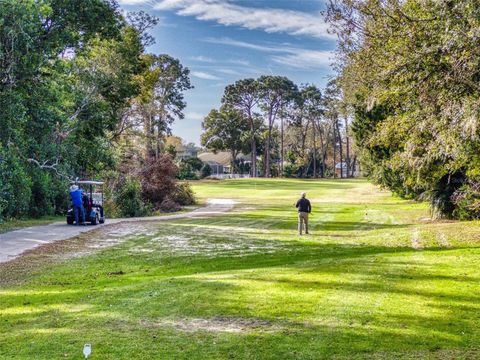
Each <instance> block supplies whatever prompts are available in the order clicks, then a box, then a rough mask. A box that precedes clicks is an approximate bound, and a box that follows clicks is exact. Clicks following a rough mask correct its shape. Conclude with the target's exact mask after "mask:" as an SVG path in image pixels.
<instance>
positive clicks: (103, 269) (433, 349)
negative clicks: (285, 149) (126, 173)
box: [0, 179, 480, 359]
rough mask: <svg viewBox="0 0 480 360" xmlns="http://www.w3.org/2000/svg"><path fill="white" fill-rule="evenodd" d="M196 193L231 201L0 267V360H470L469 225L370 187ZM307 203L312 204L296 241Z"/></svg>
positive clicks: (262, 186)
mask: <svg viewBox="0 0 480 360" xmlns="http://www.w3.org/2000/svg"><path fill="white" fill-rule="evenodd" d="M193 187H194V189H195V191H196V192H197V196H198V197H199V198H200V199H201V200H202V201H205V200H206V199H207V198H219V199H222V198H223V199H230V198H233V199H235V200H236V201H238V202H239V203H238V204H237V205H236V207H235V209H234V210H233V211H231V212H229V213H227V214H225V215H222V216H218V217H214V218H192V219H176V220H172V221H168V222H162V223H160V222H159V223H142V224H122V225H116V226H114V227H110V228H108V227H106V228H103V229H102V230H101V231H96V232H94V233H91V234H89V235H84V236H82V237H79V238H78V239H73V240H69V241H66V242H60V243H58V244H57V245H50V246H51V247H47V248H44V249H43V250H42V251H40V250H38V253H37V252H32V254H30V255H29V256H27V257H25V258H23V259H19V260H18V261H15V262H13V263H11V264H4V265H0V271H9V272H10V273H11V274H12V277H14V278H15V279H16V280H18V281H16V282H12V281H8V282H3V286H2V288H1V289H0V332H1V333H2V337H1V338H0V358H18V359H30V358H36V359H37V358H38V359H50V358H78V357H79V356H80V354H81V349H82V346H83V344H84V343H87V342H88V343H92V345H93V353H92V358H94V356H95V358H101V359H122V358H125V359H126V358H145V359H147V358H165V359H228V358H235V359H279V358H281V359H322V358H340V359H355V358H358V359H377V358H378V359H386V358H392V359H393V358H395V359H396V358H415V357H424V358H449V356H452V358H475V357H471V355H472V354H473V355H475V354H478V346H477V344H478V341H479V340H480V327H479V325H478V323H479V322H480V315H479V314H480V305H479V304H480V295H479V294H480V276H479V275H478V269H479V268H480V256H479V255H480V251H479V248H478V245H479V243H480V240H479V239H480V238H479V233H480V232H479V230H480V228H479V223H478V222H470V223H466V222H463V223H461V222H432V221H429V220H428V216H429V213H428V208H427V206H426V205H425V204H421V203H415V202H410V201H403V200H401V199H398V198H395V197H392V196H391V195H390V194H388V193H386V192H383V191H378V190H377V189H376V188H375V187H374V186H372V185H371V184H368V183H367V182H365V181H363V180H345V181H330V180H329V181H303V180H288V179H282V180H265V179H262V180H260V179H259V180H257V179H250V180H232V181H221V182H218V181H217V182H213V181H204V182H197V183H194V184H193ZM300 191H307V196H309V197H310V198H311V199H312V201H313V207H314V213H313V214H312V217H311V230H312V234H311V235H309V236H301V237H300V236H298V235H297V233H296V221H297V219H296V213H295V209H294V208H293V203H294V201H295V200H296V198H297V196H298V194H299V192H300ZM415 244H416V245H415ZM55 246H59V247H58V248H55ZM48 251H50V252H53V253H55V254H56V255H55V256H53V257H48V259H49V261H48V262H45V261H42V259H46V257H45V256H46V255H45V253H46V252H48ZM32 259H33V260H34V262H31V261H30V262H29V260H32ZM22 261H23V263H22ZM26 264H34V265H28V266H27V265H26ZM25 266H26V268H27V270H23V271H20V270H19V269H23V267H25ZM2 278H3V275H2V276H0V279H2ZM0 281H2V280H0ZM469 356H470V357H469Z"/></svg>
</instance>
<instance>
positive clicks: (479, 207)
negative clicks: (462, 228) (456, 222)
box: [451, 181, 480, 220]
mask: <svg viewBox="0 0 480 360" xmlns="http://www.w3.org/2000/svg"><path fill="white" fill-rule="evenodd" d="M451 201H452V203H453V204H454V205H455V210H453V216H454V217H455V218H457V219H460V220H474V219H480V183H477V182H473V181H470V182H469V183H468V184H466V185H463V186H462V187H460V188H459V189H458V190H457V191H455V192H454V193H453V195H452V197H451Z"/></svg>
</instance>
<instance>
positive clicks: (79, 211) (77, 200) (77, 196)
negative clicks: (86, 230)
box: [70, 185, 85, 225]
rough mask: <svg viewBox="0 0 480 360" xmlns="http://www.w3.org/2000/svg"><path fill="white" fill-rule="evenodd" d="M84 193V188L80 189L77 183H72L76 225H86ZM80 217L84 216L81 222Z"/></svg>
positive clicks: (71, 192)
mask: <svg viewBox="0 0 480 360" xmlns="http://www.w3.org/2000/svg"><path fill="white" fill-rule="evenodd" d="M82 195H83V190H82V189H80V188H79V187H78V186H77V185H72V186H71V187H70V197H71V198H72V204H73V214H74V216H75V225H80V224H81V225H85V208H84V207H83V199H82ZM80 217H81V218H82V222H81V223H80V222H79V220H80Z"/></svg>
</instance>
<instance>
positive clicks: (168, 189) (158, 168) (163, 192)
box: [140, 154, 178, 209]
mask: <svg viewBox="0 0 480 360" xmlns="http://www.w3.org/2000/svg"><path fill="white" fill-rule="evenodd" d="M177 171H178V168H177V166H176V165H175V164H174V163H173V161H172V157H171V156H170V155H169V154H163V155H161V156H160V158H159V159H158V160H151V161H150V162H149V163H148V164H147V166H146V167H145V168H144V169H143V170H142V171H141V172H140V179H141V189H142V196H143V198H144V200H146V201H147V202H149V203H151V204H153V206H154V207H155V209H159V208H160V205H161V204H162V202H163V200H164V199H165V198H166V197H167V196H168V195H170V196H171V195H172V194H173V193H174V191H175V189H176V185H177V184H176V175H177Z"/></svg>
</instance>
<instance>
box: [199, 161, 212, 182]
mask: <svg viewBox="0 0 480 360" xmlns="http://www.w3.org/2000/svg"><path fill="white" fill-rule="evenodd" d="M210 175H212V167H211V166H210V165H208V164H205V165H203V166H202V169H201V170H200V176H201V177H202V179H203V178H206V177H209V176H210Z"/></svg>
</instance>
